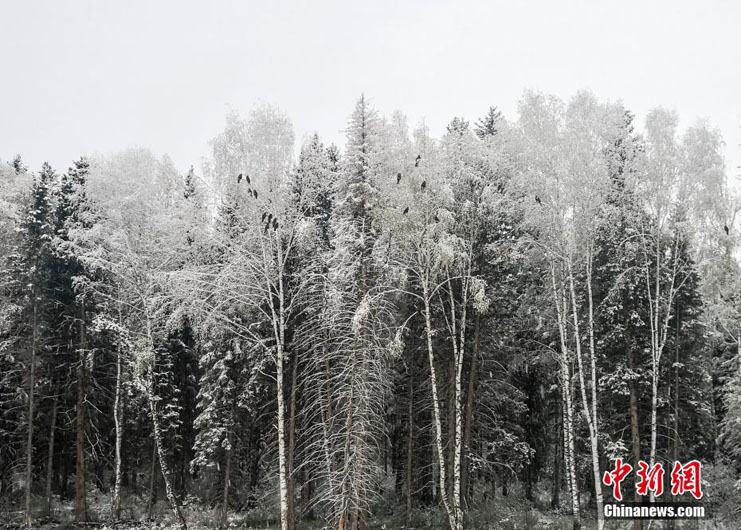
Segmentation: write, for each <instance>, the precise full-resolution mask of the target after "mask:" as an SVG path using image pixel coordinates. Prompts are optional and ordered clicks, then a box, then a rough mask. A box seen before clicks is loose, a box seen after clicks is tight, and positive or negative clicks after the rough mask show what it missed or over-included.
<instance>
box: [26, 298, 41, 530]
mask: <svg viewBox="0 0 741 530" xmlns="http://www.w3.org/2000/svg"><path fill="white" fill-rule="evenodd" d="M32 296H33V322H32V326H33V329H32V334H33V339H32V343H31V367H30V374H29V381H28V438H27V440H26V513H25V519H26V524H27V525H28V526H31V483H32V481H33V415H34V410H33V408H34V394H35V391H36V389H35V387H36V348H37V340H38V330H37V327H38V303H37V301H36V290H35V289H34V291H33V294H32Z"/></svg>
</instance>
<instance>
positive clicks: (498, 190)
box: [497, 184, 504, 193]
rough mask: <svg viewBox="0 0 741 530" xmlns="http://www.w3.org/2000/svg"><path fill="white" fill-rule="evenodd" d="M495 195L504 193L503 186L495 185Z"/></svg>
mask: <svg viewBox="0 0 741 530" xmlns="http://www.w3.org/2000/svg"><path fill="white" fill-rule="evenodd" d="M497 193H504V186H502V185H501V184H497Z"/></svg>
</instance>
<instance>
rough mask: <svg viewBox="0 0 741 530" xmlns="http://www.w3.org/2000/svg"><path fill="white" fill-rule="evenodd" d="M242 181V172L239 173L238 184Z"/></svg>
mask: <svg viewBox="0 0 741 530" xmlns="http://www.w3.org/2000/svg"><path fill="white" fill-rule="evenodd" d="M240 182H242V174H241V173H240V174H239V175H237V184H239V183H240Z"/></svg>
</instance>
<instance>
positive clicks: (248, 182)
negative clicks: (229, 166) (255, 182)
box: [244, 175, 252, 184]
mask: <svg viewBox="0 0 741 530" xmlns="http://www.w3.org/2000/svg"><path fill="white" fill-rule="evenodd" d="M244 178H245V179H246V180H247V184H252V181H251V180H250V176H249V175H245V176H244Z"/></svg>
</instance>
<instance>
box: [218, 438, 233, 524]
mask: <svg viewBox="0 0 741 530" xmlns="http://www.w3.org/2000/svg"><path fill="white" fill-rule="evenodd" d="M227 446H228V447H227V449H226V465H225V468H224V495H223V499H222V506H221V524H220V526H221V528H226V525H227V521H228V519H227V518H228V515H229V483H230V481H231V470H232V446H231V441H230V440H229V438H228V435H227Z"/></svg>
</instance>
